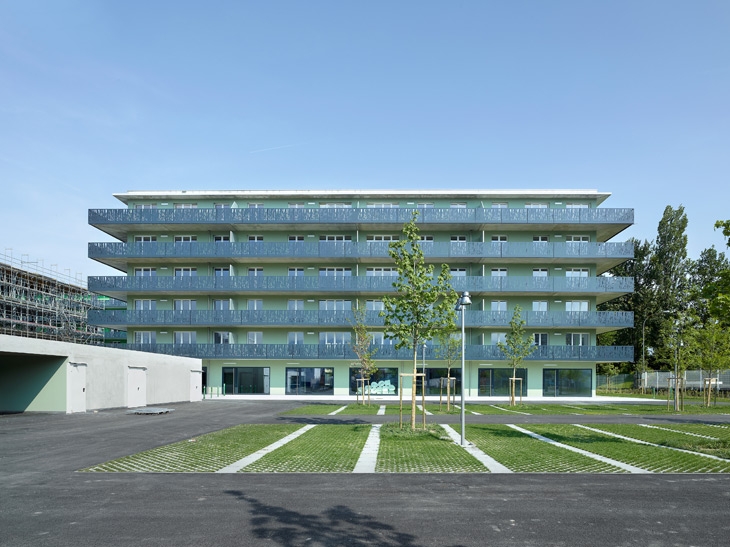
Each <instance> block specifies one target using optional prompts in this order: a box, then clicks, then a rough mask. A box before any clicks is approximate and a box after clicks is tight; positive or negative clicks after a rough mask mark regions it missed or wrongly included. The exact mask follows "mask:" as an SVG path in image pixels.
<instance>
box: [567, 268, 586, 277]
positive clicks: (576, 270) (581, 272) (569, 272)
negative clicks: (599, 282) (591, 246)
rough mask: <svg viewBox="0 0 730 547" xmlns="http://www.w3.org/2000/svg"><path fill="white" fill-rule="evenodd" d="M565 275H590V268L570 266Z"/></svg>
mask: <svg viewBox="0 0 730 547" xmlns="http://www.w3.org/2000/svg"><path fill="white" fill-rule="evenodd" d="M565 277H588V268H568V269H567V270H565Z"/></svg>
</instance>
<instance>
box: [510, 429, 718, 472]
mask: <svg viewBox="0 0 730 547" xmlns="http://www.w3.org/2000/svg"><path fill="white" fill-rule="evenodd" d="M521 427H523V428H524V429H528V430H530V431H533V432H535V433H539V434H540V435H543V436H545V437H548V438H550V439H553V440H555V441H558V442H560V443H564V444H568V445H570V446H575V447H577V448H582V449H583V450H587V451H588V452H592V453H594V454H600V455H601V456H606V457H607V458H611V459H614V460H617V461H620V462H623V463H627V464H630V465H633V466H636V467H640V468H642V469H646V470H647V471H652V472H654V473H727V472H730V462H727V463H725V462H721V461H717V460H712V459H710V458H704V457H702V456H696V455H694V454H686V453H683V452H677V451H675V450H668V449H666V448H661V447H657V446H647V445H642V444H638V443H633V442H631V441H627V440H622V439H618V438H616V437H610V436H608V435H603V434H601V433H597V432H595V431H589V430H586V429H583V428H580V427H577V426H574V425H555V424H550V425H547V424H546V425H537V424H531V425H524V426H521ZM590 427H600V426H593V425H591V426H590ZM619 434H621V433H619Z"/></svg>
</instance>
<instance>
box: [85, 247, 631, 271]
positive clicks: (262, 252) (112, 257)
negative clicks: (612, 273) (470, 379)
mask: <svg viewBox="0 0 730 547" xmlns="http://www.w3.org/2000/svg"><path fill="white" fill-rule="evenodd" d="M421 248H422V250H423V252H424V254H425V255H426V257H427V259H428V260H429V261H432V262H448V263H450V264H458V263H477V264H483V263H490V262H494V261H499V262H503V263H509V262H511V263H520V262H522V263H526V262H535V261H539V262H540V263H543V264H550V263H565V264H567V263H570V264H597V265H599V268H598V271H599V273H601V272H603V271H606V270H608V269H610V268H612V267H614V266H616V265H617V264H620V263H622V262H624V261H626V260H628V259H631V258H633V257H634V246H633V244H632V243H631V242H607V243H589V242H586V243H577V242H575V243H564V242H561V243H533V242H531V241H530V242H506V243H494V242H491V241H490V242H486V243H482V242H453V243H452V242H423V243H421ZM89 258H92V259H94V260H97V261H98V262H101V263H103V264H107V265H108V266H111V267H113V268H117V269H118V270H121V271H126V270H127V269H128V267H129V265H130V263H133V264H136V265H141V264H157V263H160V261H165V263H170V262H172V263H194V262H201V261H206V262H211V261H214V262H218V263H221V264H224V263H225V264H229V263H234V264H235V263H250V262H251V260H257V261H262V262H267V263H277V262H278V263H291V261H292V260H293V259H295V260H297V261H302V260H310V261H313V262H314V261H316V262H317V263H342V262H352V261H355V262H367V263H389V264H392V262H393V259H392V258H390V256H389V255H388V243H387V242H354V241H342V242H335V241H317V242H311V243H310V242H289V241H282V242H264V241H256V242H217V243H215V242H184V243H163V242H151V243H89Z"/></svg>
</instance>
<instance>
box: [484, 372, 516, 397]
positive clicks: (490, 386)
mask: <svg viewBox="0 0 730 547" xmlns="http://www.w3.org/2000/svg"><path fill="white" fill-rule="evenodd" d="M514 373H515V375H516V377H517V378H521V379H522V381H521V382H517V383H516V384H515V392H516V393H517V394H519V392H520V386H522V396H523V397H524V396H527V369H524V368H518V369H516V370H515V371H514ZM511 378H512V368H493V367H489V368H480V369H479V391H478V393H479V395H483V396H484V395H486V396H488V397H494V396H507V395H509V392H510V383H511V380H510V379H511Z"/></svg>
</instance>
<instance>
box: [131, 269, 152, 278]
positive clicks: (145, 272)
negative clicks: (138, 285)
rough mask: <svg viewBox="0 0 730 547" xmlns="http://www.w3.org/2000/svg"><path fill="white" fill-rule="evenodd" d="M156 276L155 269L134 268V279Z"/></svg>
mask: <svg viewBox="0 0 730 547" xmlns="http://www.w3.org/2000/svg"><path fill="white" fill-rule="evenodd" d="M156 275H157V270H156V269H155V268H135V269H134V277H154V276H156Z"/></svg>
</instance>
